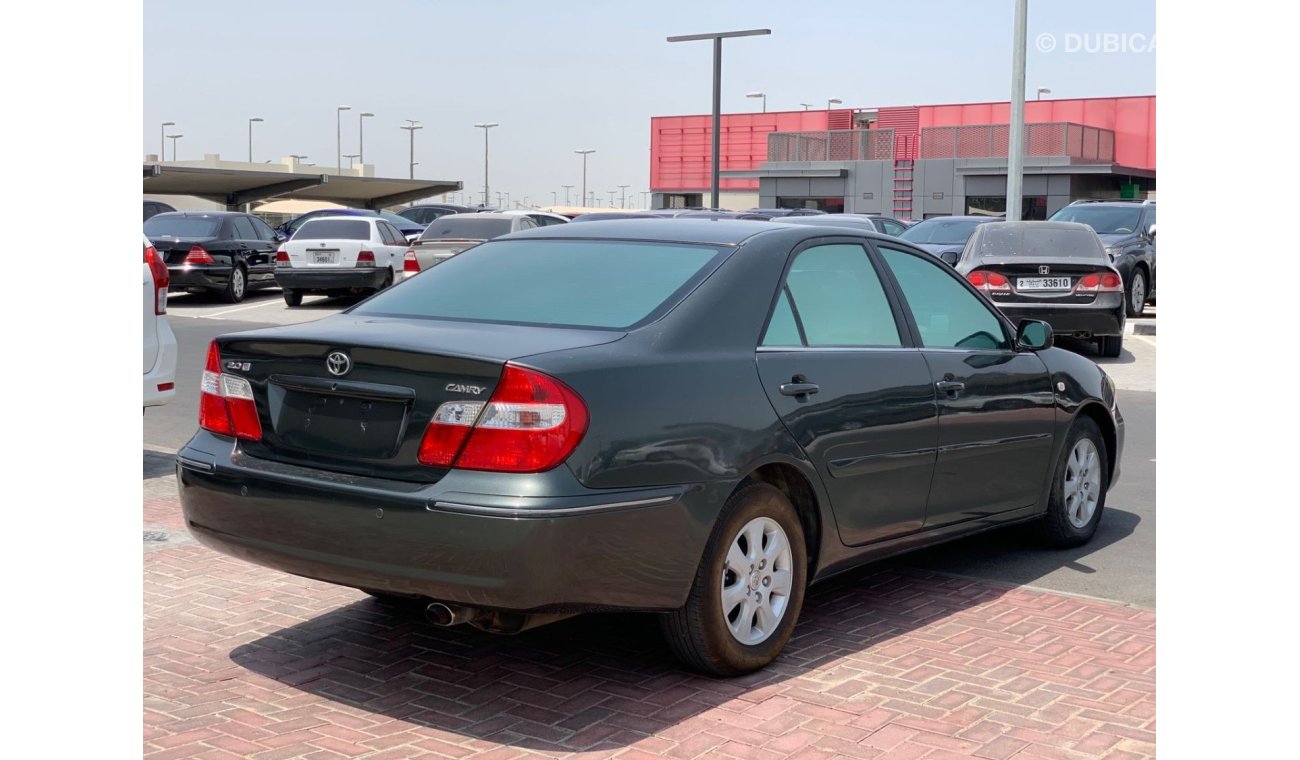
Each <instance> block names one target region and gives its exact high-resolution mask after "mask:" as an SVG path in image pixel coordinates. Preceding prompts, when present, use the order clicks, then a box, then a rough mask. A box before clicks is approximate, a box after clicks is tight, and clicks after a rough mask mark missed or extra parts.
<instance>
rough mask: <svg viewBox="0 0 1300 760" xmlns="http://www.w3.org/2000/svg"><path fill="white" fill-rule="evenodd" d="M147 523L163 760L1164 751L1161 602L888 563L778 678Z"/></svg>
mask: <svg viewBox="0 0 1300 760" xmlns="http://www.w3.org/2000/svg"><path fill="white" fill-rule="evenodd" d="M150 485H157V486H163V483H158V481H154V482H153V483H151V484H150ZM164 490H165V488H156V489H155V488H147V489H146V492H147V493H149V492H153V493H150V495H158V496H161V493H159V492H160V491H164ZM145 529H146V537H147V538H150V535H149V534H151V533H152V537H151V540H150V541H147V542H146V550H147V551H146V554H145V559H144V565H145V579H144V590H145V631H144V692H145V701H144V753H145V756H146V757H148V758H151V759H154V760H164V759H165V758H184V757H193V758H204V759H208V758H211V759H213V760H215V759H216V758H232V759H233V758H256V759H257V760H273V759H277V758H297V757H305V758H312V760H318V759H324V758H349V757H358V758H367V759H371V758H373V759H374V760H379V759H380V758H384V759H387V758H408V757H429V758H435V757H451V758H460V757H470V756H475V757H485V758H486V757H491V758H506V757H530V756H554V755H570V754H577V755H579V756H581V757H608V756H618V757H621V758H629V759H635V758H647V757H673V758H691V757H699V756H707V757H737V758H779V757H799V758H831V757H836V756H839V757H852V758H877V757H878V758H891V759H893V758H898V759H899V760H906V759H908V758H929V759H931V760H942V759H943V758H957V757H978V758H988V759H989V760H999V759H1001V758H1014V760H1032V759H1034V758H1095V757H1103V758H1113V759H1114V760H1120V759H1121V758H1146V757H1154V755H1155V614H1154V613H1153V612H1150V611H1146V610H1141V609H1135V608H1131V607H1125V606H1120V605H1114V604H1109V603H1106V602H1100V601H1093V600H1087V599H1079V598H1075V597H1068V596H1063V595H1058V594H1051V593H1044V592H1040V591H1030V590H1024V589H1008V588H1005V587H1001V586H997V585H994V584H988V583H983V582H979V581H972V580H968V579H958V578H953V577H949V576H942V575H935V574H929V573H921V572H913V571H907V570H899V569H896V568H880V567H875V568H868V569H865V570H863V571H860V572H857V573H854V574H851V575H849V576H847V577H842V578H840V579H836V580H834V581H832V582H831V583H830V584H827V585H824V586H819V587H818V588H817V589H815V590H814V591H813V592H811V593H810V595H809V597H808V601H807V603H806V606H805V609H804V613H803V619H802V620H801V622H800V624H799V627H798V629H797V630H796V632H795V638H794V639H793V640H792V641H791V642H790V644H789V646H788V647H787V648H786V652H785V654H784V655H783V656H782V657H781V659H780V660H778V661H777V662H776V663H775V664H774V665H773V666H771V667H769V668H768V669H767V670H765V671H763V672H761V673H757V674H754V675H751V676H748V677H746V678H741V679H735V680H715V679H709V678H702V677H698V676H694V675H691V674H689V673H686V672H684V671H682V670H679V669H678V668H677V666H676V664H675V663H674V661H673V660H672V658H671V656H670V655H669V653H668V651H667V650H666V648H665V647H664V645H663V644H662V643H660V641H659V639H658V633H657V626H655V625H654V622H653V620H650V619H648V618H645V617H638V616H634V615H603V616H587V617H583V618H575V619H571V620H567V621H564V622H561V623H557V624H555V625H552V626H547V627H543V628H539V629H535V630H533V631H528V632H525V633H523V634H521V635H518V636H514V637H500V636H492V635H489V634H485V633H479V632H476V631H473V630H461V629H438V628H434V627H432V626H430V625H428V624H426V623H424V622H423V621H421V620H420V619H419V618H418V617H415V616H412V615H411V614H410V613H409V612H408V611H406V610H403V609H401V608H395V607H392V606H388V605H385V604H381V603H379V602H377V601H374V600H372V599H370V598H369V597H367V596H365V595H364V594H362V593H360V592H357V591H353V590H350V589H344V588H338V587H333V586H330V585H327V584H323V583H316V582H313V581H307V580H303V579H299V578H293V577H291V576H286V575H282V574H280V573H276V572H273V571H270V570H265V569H262V568H259V567H255V566H252V565H248V564H244V563H242V562H239V561H236V560H233V559H229V558H226V557H224V556H222V555H219V554H216V553H215V552H212V551H209V550H208V549H206V548H204V547H202V546H200V545H198V544H195V543H193V542H192V541H189V540H188V537H187V536H185V535H184V534H183V530H182V523H181V519H180V512H179V505H178V503H177V502H176V501H175V500H174V499H169V498H153V499H147V500H146V501H145Z"/></svg>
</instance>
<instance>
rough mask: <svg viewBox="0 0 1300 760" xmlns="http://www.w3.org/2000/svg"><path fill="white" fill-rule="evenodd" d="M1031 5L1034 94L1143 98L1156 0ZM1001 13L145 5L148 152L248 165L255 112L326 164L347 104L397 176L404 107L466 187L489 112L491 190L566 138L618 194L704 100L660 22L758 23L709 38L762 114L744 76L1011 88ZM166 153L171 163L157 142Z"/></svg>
mask: <svg viewBox="0 0 1300 760" xmlns="http://www.w3.org/2000/svg"><path fill="white" fill-rule="evenodd" d="M1029 6H1030V8H1029V20H1028V30H1029V31H1028V46H1027V47H1028V53H1027V77H1026V83H1025V85H1026V90H1027V92H1028V97H1030V98H1032V97H1033V94H1034V90H1035V88H1036V87H1040V86H1041V87H1050V88H1051V90H1052V93H1051V95H1050V96H1045V97H1052V98H1074V97H1098V96H1118V95H1149V94H1153V93H1155V69H1156V66H1155V59H1156V56H1155V53H1154V47H1155V44H1156V43H1155V6H1154V3H1153V2H1151V1H1150V0H1137V1H1136V2H1135V1H1134V0H1092V1H1091V2H1089V3H1087V4H1084V5H1080V4H1077V3H1065V2H1055V1H1049V0H1032V1H1031V2H1030V3H1029ZM1013 9H1014V2H1012V0H975V1H973V2H972V1H971V0H908V1H907V2H876V1H864V0H858V1H857V2H840V1H839V0H824V1H821V2H815V3H804V4H796V5H792V4H791V3H790V2H789V0H781V1H780V2H770V1H769V0H743V1H740V2H737V1H735V0H712V1H707V0H696V1H695V2H679V0H659V2H656V3H653V4H646V3H631V2H608V1H607V2H582V1H574V2H567V3H556V4H542V3H525V2H509V1H506V0H495V1H493V0H478V1H473V2H471V1H468V0H367V1H366V2H338V1H336V0H314V1H312V2H305V1H303V0H261V2H249V1H248V0H222V1H221V2H207V1H206V0H187V1H186V2H179V3H178V2H163V1H161V0H145V2H144V71H143V74H144V113H143V124H142V125H141V153H142V155H143V154H149V153H157V152H158V150H159V142H160V139H159V133H160V126H159V125H160V124H161V123H162V122H164V121H172V122H176V126H174V127H170V128H169V129H168V131H169V133H171V134H182V135H184V137H182V138H181V139H180V140H179V141H178V143H177V148H178V156H179V158H180V159H181V160H186V159H190V160H193V159H200V158H202V157H203V155H204V154H207V153H217V154H220V155H221V156H222V158H226V159H231V160H238V161H243V160H246V159H247V157H248V119H249V118H251V117H261V118H263V119H265V121H264V122H261V123H258V124H255V125H254V127H253V129H254V131H253V154H254V155H253V158H254V160H255V161H257V162H262V161H266V160H268V159H271V160H275V161H279V160H281V159H282V158H284V157H286V156H288V155H290V154H299V155H306V156H308V158H307V159H306V160H307V161H310V162H312V163H316V164H318V165H322V166H334V165H335V164H336V159H335V156H336V110H335V109H336V107H337V106H341V105H347V106H351V107H352V110H351V111H347V112H344V113H343V115H342V145H343V149H342V152H343V153H344V154H349V153H357V152H358V143H357V139H358V134H357V133H358V120H359V119H358V114H359V113H361V112H363V111H368V112H371V113H374V114H375V116H374V117H373V118H368V119H366V120H365V161H366V163H370V164H374V165H375V173H376V175H378V176H397V177H405V176H407V174H408V160H409V157H408V152H409V145H410V144H409V141H408V140H409V138H408V133H407V132H405V131H403V130H401V129H400V126H401V125H403V124H405V123H406V120H407V119H412V120H415V121H418V122H421V123H422V124H423V129H421V130H420V131H418V132H416V133H415V160H416V161H417V162H419V164H418V165H417V166H416V167H415V176H416V177H417V178H420V179H438V180H462V181H463V182H464V183H465V186H466V189H469V190H481V189H482V186H483V130H481V129H476V128H475V127H474V126H473V125H474V124H476V123H484V122H497V123H499V124H500V126H498V127H496V128H493V129H492V130H491V135H490V140H491V145H490V162H491V166H490V179H491V183H490V184H491V189H492V194H493V196H496V194H497V192H509V193H510V199H511V201H512V202H513V201H523V200H525V199H527V202H528V203H530V204H533V205H549V204H551V203H552V202H554V201H557V200H558V201H559V202H561V203H562V202H563V201H564V192H565V191H564V189H563V188H562V185H566V184H570V185H580V184H581V181H582V157H581V156H580V155H577V154H575V153H574V151H575V150H578V149H594V150H595V151H596V152H595V153H594V154H591V155H590V156H589V157H588V170H587V186H588V189H589V190H595V191H596V192H597V198H598V199H600V200H601V201H602V202H604V201H608V200H609V197H610V196H609V194H608V192H607V191H609V190H618V189H619V187H618V186H619V185H629V187H628V188H627V192H628V194H629V200H628V205H629V206H633V205H639V204H634V203H633V202H632V198H633V197H635V198H636V199H638V201H639V199H640V198H642V197H643V196H641V195H639V194H638V193H639V192H640V191H643V190H648V189H649V185H648V182H649V174H650V118H651V117H652V116H666V115H678V114H693V113H708V112H709V109H710V108H711V97H712V79H711V77H712V68H711V67H712V49H711V48H712V45H711V43H709V42H707V41H705V42H686V43H673V44H670V43H668V42H666V41H665V38H666V37H669V36H673V35H682V34H698V33H707V32H721V31H730V30H737V29H753V28H769V29H771V30H772V34H771V35H770V36H765V37H750V38H740V39H735V40H728V41H725V42H724V43H723V61H722V63H723V70H722V111H723V113H733V112H750V111H757V110H760V108H761V102H760V101H759V100H757V99H749V98H746V97H745V94H746V93H748V92H753V91H762V92H766V93H767V108H768V110H769V111H779V110H802V106H800V105H799V104H800V103H814V104H818V105H820V106H822V107H824V106H825V103H826V101H827V99H829V98H839V99H840V100H842V101H843V102H844V105H843V106H841V107H853V108H874V107H879V106H893V105H921V104H931V103H963V102H980V101H989V100H1007V99H1009V98H1010V93H1011V51H1010V48H1011V37H1012V21H1013V19H1012V13H1013ZM1103 35H1111V36H1110V37H1109V38H1107V37H1105V36H1103ZM1133 35H1140V36H1133ZM1048 36H1050V39H1051V41H1053V42H1055V47H1054V48H1051V49H1050V50H1048V49H1047V48H1048V42H1046V40H1047V39H1048ZM1107 39H1109V40H1111V44H1110V47H1109V49H1108V48H1107ZM166 150H167V157H168V158H170V157H171V141H170V140H168V141H167V149H166ZM343 163H344V165H346V164H347V159H344V161H343ZM573 192H574V199H575V201H576V193H577V191H576V190H575V191H573ZM620 192H621V191H620ZM479 197H481V193H480V195H479ZM617 198H618V196H616V199H617ZM493 200H494V201H495V197H494V199H493ZM616 202H617V201H616Z"/></svg>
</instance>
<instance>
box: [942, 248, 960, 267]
mask: <svg viewBox="0 0 1300 760" xmlns="http://www.w3.org/2000/svg"><path fill="white" fill-rule="evenodd" d="M939 258H940V259H942V260H943V263H945V264H947V265H948V266H950V267H955V266H957V260H958V259H960V258H961V254H960V253H957V252H956V251H945V252H943V253H941V254H939Z"/></svg>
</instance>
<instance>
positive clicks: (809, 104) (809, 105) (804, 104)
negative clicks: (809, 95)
mask: <svg viewBox="0 0 1300 760" xmlns="http://www.w3.org/2000/svg"><path fill="white" fill-rule="evenodd" d="M799 105H801V106H803V110H805V111H807V110H808V109H809V108H812V107H813V104H812V103H800V104H799Z"/></svg>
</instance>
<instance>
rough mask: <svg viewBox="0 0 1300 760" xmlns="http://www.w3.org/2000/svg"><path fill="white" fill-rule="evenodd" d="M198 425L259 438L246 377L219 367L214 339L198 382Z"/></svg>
mask: <svg viewBox="0 0 1300 760" xmlns="http://www.w3.org/2000/svg"><path fill="white" fill-rule="evenodd" d="M199 427H201V428H203V429H204V430H211V431H212V432H214V433H220V434H222V435H233V436H235V437H236V438H243V439H245V440H249V441H258V440H261V438H262V422H261V420H259V419H258V417H257V402H256V401H255V400H254V399H253V385H252V383H250V382H248V380H247V379H246V378H243V377H240V376H238V375H230V374H225V373H223V372H222V371H221V351H220V349H218V348H217V342H216V341H215V340H214V341H212V343H211V344H209V345H208V361H207V364H206V365H205V367H204V369H203V380H202V382H200V383H199Z"/></svg>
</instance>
